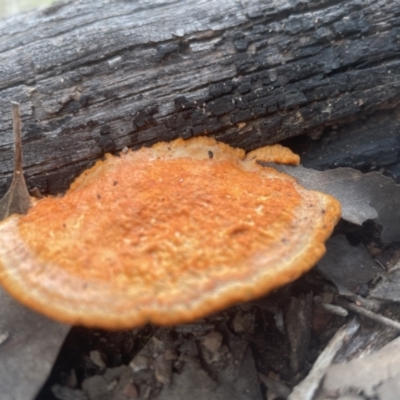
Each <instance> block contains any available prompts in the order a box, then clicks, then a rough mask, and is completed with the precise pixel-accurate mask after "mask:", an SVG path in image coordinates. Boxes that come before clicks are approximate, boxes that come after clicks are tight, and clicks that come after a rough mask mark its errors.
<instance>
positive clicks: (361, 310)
mask: <svg viewBox="0 0 400 400" xmlns="http://www.w3.org/2000/svg"><path fill="white" fill-rule="evenodd" d="M339 304H340V305H341V306H342V307H344V308H347V309H348V310H351V311H354V312H356V313H358V314H360V315H362V316H364V317H367V318H369V319H372V320H373V321H376V322H379V323H381V324H383V325H386V326H389V327H390V328H393V329H396V330H397V331H400V322H397V321H394V320H393V319H390V318H387V317H384V316H383V315H380V314H376V313H374V312H372V311H369V310H366V309H365V308H363V307H360V306H357V305H356V304H354V303H349V302H347V301H344V300H342V301H340V303H339Z"/></svg>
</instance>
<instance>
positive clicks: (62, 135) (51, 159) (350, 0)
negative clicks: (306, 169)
mask: <svg viewBox="0 0 400 400" xmlns="http://www.w3.org/2000/svg"><path fill="white" fill-rule="evenodd" d="M0 38H1V40H0V195H2V194H4V193H5V191H6V189H7V186H8V185H9V182H10V179H11V175H12V167H13V162H12V155H13V143H12V128H11V106H10V102H11V101H18V102H20V103H21V105H22V107H21V114H22V121H23V124H24V127H23V146H24V147H23V152H24V166H25V173H26V178H27V181H28V185H29V186H30V187H31V188H32V187H34V186H36V187H38V188H39V189H40V190H41V191H42V192H45V193H53V194H54V193H60V192H62V191H64V190H65V189H67V188H68V185H69V184H70V183H71V181H72V180H73V178H74V177H75V176H76V175H77V174H78V173H79V172H80V171H81V170H82V169H84V168H86V167H87V166H88V165H90V164H91V163H93V162H94V161H95V160H96V159H99V158H101V157H102V156H103V154H104V153H105V152H117V151H119V150H121V149H122V148H123V147H125V146H128V147H137V146H140V145H143V144H151V143H154V142H156V141H159V140H171V139H174V138H177V137H183V138H189V137H191V136H196V135H212V136H214V137H216V138H218V139H220V140H223V141H225V142H227V143H230V144H232V145H234V146H239V147H242V148H244V149H246V150H249V149H253V148H256V147H260V146H263V145H266V144H270V143H275V142H278V141H281V140H283V139H287V138H290V137H294V136H297V135H300V134H307V135H308V136H309V137H312V138H314V139H315V138H317V137H321V135H322V136H323V137H324V136H325V135H326V134H329V137H332V136H331V134H332V132H333V138H335V134H336V137H338V135H339V134H337V132H338V131H337V130H338V129H339V130H340V129H341V131H340V135H339V136H340V137H344V138H346V140H347V138H348V137H351V136H352V133H353V132H354V131H355V130H357V129H360V128H359V125H357V126H355V125H354V124H358V123H359V121H361V120H362V121H364V122H365V121H367V122H365V123H367V124H368V123H369V122H368V121H372V122H371V123H372V125H373V124H375V125H378V126H379V129H381V131H379V129H378V130H376V131H374V133H373V139H372V140H373V141H374V140H376V139H377V138H378V139H379V137H381V135H380V134H381V133H382V134H383V133H387V132H388V130H387V129H386V125H384V124H383V125H382V124H381V125H379V123H376V122H374V121H376V118H382V116H381V113H382V112H383V111H382V110H383V109H387V110H388V111H386V110H385V111H384V112H386V113H389V115H390V116H391V117H390V118H386V119H387V122H388V123H390V124H391V126H397V127H398V126H399V120H398V119H397V116H398V114H399V111H398V108H396V106H397V105H398V104H399V100H400V88H399V85H400V58H399V57H400V1H388V0H347V1H346V0H269V1H248V0H242V1H236V0H224V1H209V0H185V1H183V0H182V1H171V0H157V1H154V0H141V1H128V0H125V1H123V0H117V1H112V2H110V1H108V0H82V1H74V2H72V1H60V2H57V3H55V4H54V5H53V6H51V7H50V8H47V9H44V10H41V11H40V10H39V11H32V12H28V13H25V14H21V15H18V16H15V17H11V18H8V19H5V20H1V21H0ZM385 115H388V114H385ZM397 130H398V129H397ZM397 130H396V129H395V128H393V130H391V132H392V134H391V136H390V140H392V141H390V140H389V142H388V141H386V142H385V143H386V144H385V143H384V144H383V146H388V149H389V148H390V152H391V155H392V158H393V157H394V154H395V155H396V157H397V152H398V151H399V148H400V147H399V143H400V140H399V138H398V135H397ZM331 141H332V140H331ZM362 141H363V135H362V134H361V142H362ZM328 142H329V140H328ZM382 143H383V142H382ZM393 143H395V146H394V147H393ZM343 146H346V144H344V145H343ZM396 146H397V147H396ZM311 147H312V146H311ZM367 151H368V149H367ZM343 152H344V156H346V149H345V148H344V150H343ZM396 157H394V158H396ZM311 158H312V157H311ZM389 158H390V157H389ZM315 159H318V157H315ZM392 161H393V160H391V163H392ZM393 162H394V163H395V162H396V160H395V161H393ZM311 163H312V160H311ZM314 164H315V163H314ZM334 164H335V161H333V162H332V165H334ZM336 164H337V162H336ZM392 164H393V163H392ZM317 167H318V166H317Z"/></svg>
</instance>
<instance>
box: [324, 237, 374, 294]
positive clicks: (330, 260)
mask: <svg viewBox="0 0 400 400" xmlns="http://www.w3.org/2000/svg"><path fill="white" fill-rule="evenodd" d="M318 270H319V271H320V272H321V273H322V274H323V275H324V276H325V277H326V278H328V279H330V280H331V281H332V282H333V283H334V284H336V285H337V284H340V285H343V286H345V287H346V288H347V289H349V290H351V291H352V292H358V291H359V289H360V286H362V285H365V284H366V283H367V282H369V281H370V280H371V279H373V278H374V277H375V276H376V274H377V273H378V272H379V267H378V266H377V265H376V263H375V262H374V260H373V259H372V258H371V256H370V255H369V254H368V252H367V250H366V249H365V247H364V246H363V245H362V244H359V245H358V246H352V245H351V244H350V243H349V242H348V240H347V239H346V236H344V235H337V236H335V237H333V238H331V239H329V240H328V241H327V242H326V254H325V256H324V257H323V258H322V259H321V260H320V261H319V262H318Z"/></svg>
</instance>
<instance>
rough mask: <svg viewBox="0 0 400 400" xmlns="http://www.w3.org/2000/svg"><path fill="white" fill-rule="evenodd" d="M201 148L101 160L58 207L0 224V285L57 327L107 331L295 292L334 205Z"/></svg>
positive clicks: (268, 150)
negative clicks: (291, 285)
mask: <svg viewBox="0 0 400 400" xmlns="http://www.w3.org/2000/svg"><path fill="white" fill-rule="evenodd" d="M259 161H263V162H271V161H273V162H278V163H292V164H298V163H299V157H298V156H297V155H295V154H293V153H292V152H291V151H290V150H289V149H286V148H284V147H282V146H280V145H274V146H268V147H264V148H261V149H258V150H255V151H252V152H250V153H248V154H247V155H246V154H245V152H244V151H243V150H241V149H235V148H232V147H230V146H228V145H226V144H223V143H219V142H217V141H215V140H214V139H211V138H208V137H196V138H192V139H189V140H182V139H177V140H175V141H173V142H170V143H164V142H163V143H158V144H156V145H154V146H152V147H150V148H145V147H143V148H141V149H140V150H137V151H131V150H130V151H128V152H124V154H120V155H119V156H118V157H116V156H113V155H110V154H107V155H106V158H105V160H103V161H98V162H97V163H96V164H95V165H94V166H93V167H92V168H90V169H89V170H87V171H85V172H84V173H82V174H81V175H80V176H79V177H78V178H77V179H76V180H75V181H74V182H73V184H72V185H71V187H70V189H69V190H68V191H67V193H66V194H65V195H64V196H63V197H57V198H52V197H47V198H44V199H41V200H39V201H37V202H35V204H34V205H33V206H32V207H31V208H30V209H29V211H28V213H27V214H26V215H16V214H15V215H12V216H10V217H8V218H6V219H5V220H4V221H3V222H1V223H0V283H1V284H2V285H3V286H4V288H5V289H6V290H7V291H8V292H9V293H10V294H11V295H12V296H14V297H15V298H16V299H17V300H19V301H20V302H22V303H23V304H25V305H27V306H28V307H31V308H33V309H35V310H36V311H39V312H41V313H43V314H45V315H47V316H49V317H52V318H54V319H56V320H58V321H61V322H66V323H69V324H81V325H85V326H89V327H99V328H108V329H122V328H133V327H137V326H141V325H143V324H146V323H148V322H150V323H154V324H158V325H172V324H176V323H184V322H189V321H193V320H195V319H197V318H200V317H204V316H206V315H208V314H210V313H212V312H215V311H218V310H221V309H224V308H225V307H228V306H230V305H232V304H235V303H238V302H244V301H248V300H251V299H254V298H257V297H260V296H263V295H265V294H267V293H269V292H270V291H272V290H273V289H276V288H278V287H280V286H282V285H284V284H285V283H288V282H291V281H293V280H294V279H296V278H297V277H299V276H300V275H302V274H303V273H305V272H306V271H308V270H309V269H310V268H312V267H313V266H314V265H315V264H316V262H317V261H318V260H319V259H320V258H321V257H322V255H323V254H324V252H325V246H324V242H325V240H326V239H328V238H329V236H330V235H331V233H332V230H333V228H334V226H335V224H336V223H337V221H338V220H339V218H340V204H339V202H338V201H337V200H335V199H334V198H333V197H331V196H329V195H326V194H323V193H319V192H315V191H309V190H306V189H304V188H303V187H301V186H300V185H298V184H297V182H296V180H295V179H294V178H292V177H290V176H289V175H286V174H283V173H280V172H278V171H276V170H275V169H273V168H270V167H263V166H261V165H260V164H259Z"/></svg>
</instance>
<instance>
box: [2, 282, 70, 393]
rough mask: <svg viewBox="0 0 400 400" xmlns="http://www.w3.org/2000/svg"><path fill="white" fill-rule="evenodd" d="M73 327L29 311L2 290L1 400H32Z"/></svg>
mask: <svg viewBox="0 0 400 400" xmlns="http://www.w3.org/2000/svg"><path fill="white" fill-rule="evenodd" d="M69 329H70V327H69V326H67V325H63V324H60V323H58V322H55V321H52V320H50V319H49V318H47V317H45V316H43V315H40V314H37V313H35V312H34V311H31V310H29V309H28V308H26V307H24V306H23V305H22V304H19V303H17V302H16V301H15V300H13V299H12V298H11V297H10V296H9V295H8V294H7V293H6V292H4V291H3V289H1V288H0V388H1V394H0V398H1V400H32V399H33V398H34V397H35V396H36V393H37V392H38V391H39V389H40V388H41V387H42V385H43V384H44V382H45V381H46V379H47V377H48V375H49V373H50V371H51V368H52V366H53V363H54V360H55V359H56V357H57V354H58V352H59V350H60V348H61V345H62V343H63V342H64V339H65V336H66V335H67V333H68V331H69Z"/></svg>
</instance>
